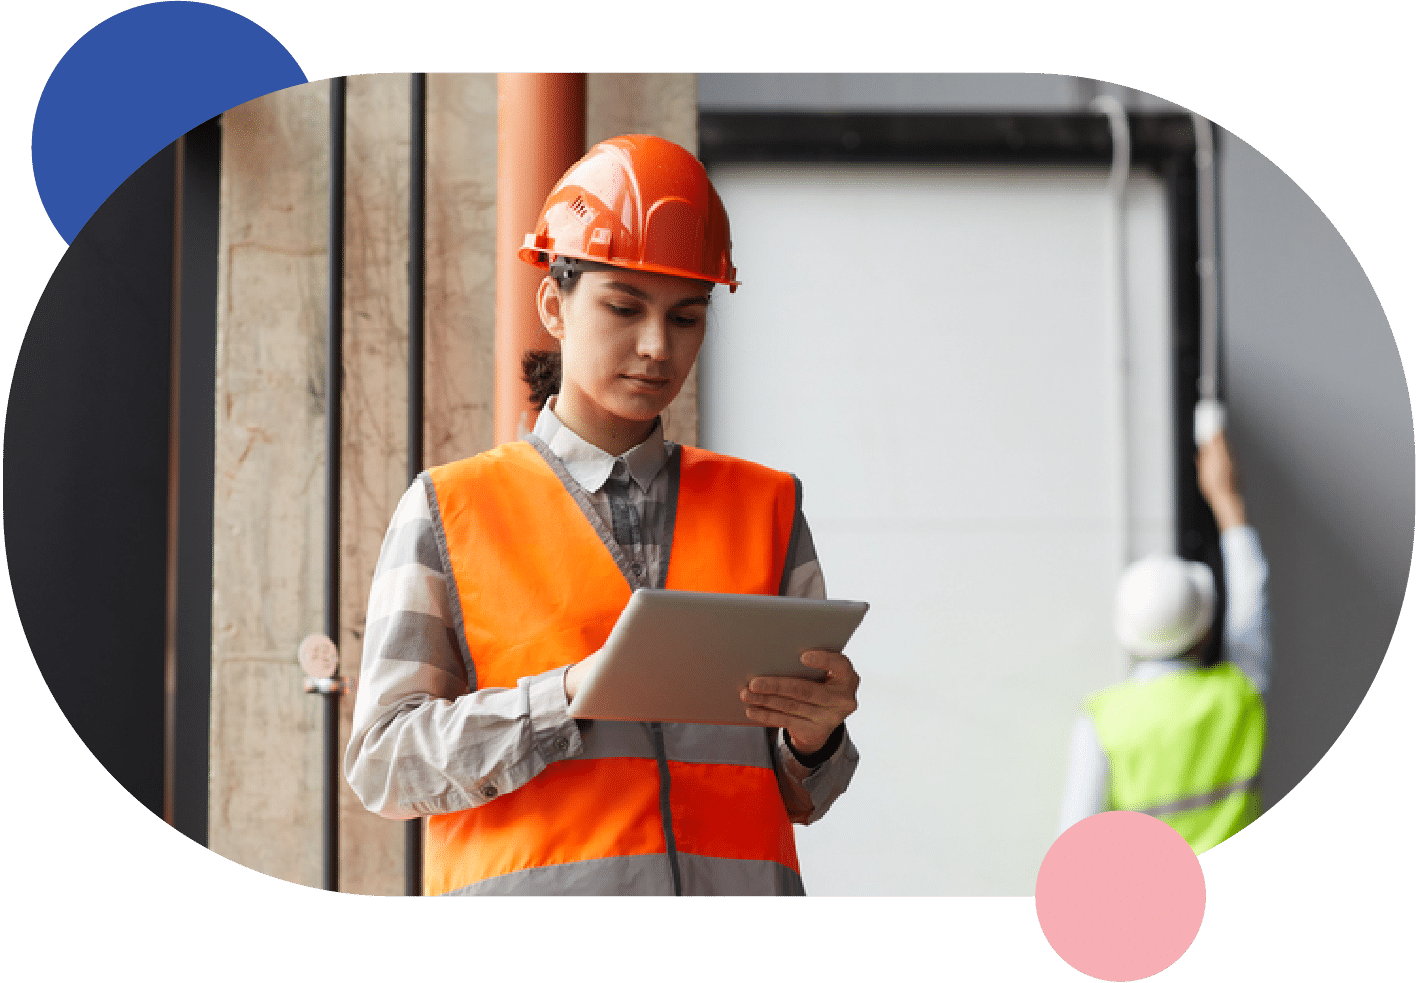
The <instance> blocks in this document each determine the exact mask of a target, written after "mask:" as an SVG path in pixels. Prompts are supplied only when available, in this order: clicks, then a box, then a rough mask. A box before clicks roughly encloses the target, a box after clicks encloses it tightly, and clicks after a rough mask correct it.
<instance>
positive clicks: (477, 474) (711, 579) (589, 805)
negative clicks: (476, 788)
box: [424, 441, 799, 895]
mask: <svg viewBox="0 0 1416 983" xmlns="http://www.w3.org/2000/svg"><path fill="white" fill-rule="evenodd" d="M673 463H674V462H673V460H672V459H671V460H670V462H669V464H668V465H666V466H672V465H673ZM678 465H679V475H678V496H677V508H676V511H675V514H674V523H673V540H672V547H671V549H672V552H671V555H670V559H669V566H668V578H667V581H666V583H665V587H667V588H669V589H678V590H697V591H717V592H723V593H738V594H776V593H778V590H779V587H780V584H781V580H782V573H783V567H784V565H785V564H786V562H787V550H788V545H789V540H790V537H791V532H792V524H793V521H794V519H795V516H796V509H797V497H796V495H797V493H796V483H795V479H794V478H792V476H791V475H787V474H783V473H781V472H777V471H772V470H770V469H768V468H765V467H762V466H761V465H758V464H753V463H751V462H748V461H741V460H737V459H735V458H729V457H724V456H721V455H717V454H712V453H709V452H707V451H703V450H699V449H697V448H692V447H682V448H681V449H680V453H679V455H678ZM429 476H430V477H431V479H432V485H433V489H434V491H435V493H436V498H437V507H438V512H439V514H440V515H439V517H440V519H441V523H442V528H443V533H444V535H445V541H446V545H447V553H448V558H449V560H450V564H451V570H452V575H453V579H454V581H455V582H456V586H457V595H458V599H459V601H460V603H461V607H462V611H461V620H462V624H463V628H464V630H465V634H466V641H467V648H468V651H469V652H470V654H471V657H472V662H473V665H474V668H475V671H476V682H475V684H474V685H475V686H477V687H479V688H480V687H514V686H516V685H517V680H518V679H520V678H521V677H524V676H532V675H536V674H538V673H541V672H545V671H547V670H549V669H553V668H556V667H558V666H564V665H569V664H570V663H573V662H576V661H578V660H580V659H582V658H584V657H585V656H587V655H589V654H591V653H593V652H595V651H596V650H598V649H599V648H600V646H601V645H602V644H603V643H604V641H605V639H606V638H607V637H608V636H609V633H610V629H611V628H612V627H614V624H615V621H616V619H617V618H618V617H619V614H620V612H621V610H623V608H624V606H625V604H626V603H627V602H628V601H629V598H630V594H631V590H632V588H631V586H630V584H629V583H628V581H627V580H626V579H625V577H624V575H623V574H622V573H621V572H620V570H619V568H618V566H617V565H616V564H615V561H614V558H613V557H612V556H611V554H610V552H609V550H608V549H607V548H606V546H605V544H604V543H603V542H601V540H600V537H599V535H598V534H597V533H596V531H595V529H594V527H592V526H591V524H590V522H589V521H588V520H587V519H586V517H585V514H584V513H583V512H582V511H581V510H580V506H579V505H578V504H577V503H576V501H575V499H574V498H572V497H571V495H570V493H569V492H568V491H567V489H566V487H565V486H564V485H563V484H562V482H561V480H560V478H558V477H557V476H556V474H555V473H554V472H553V471H552V470H551V468H550V466H549V465H548V464H547V463H546V461H545V460H543V459H542V458H541V456H540V455H539V453H538V452H537V450H536V449H535V448H534V447H533V446H532V445H531V444H530V443H528V442H525V441H517V442H514V443H509V444H503V445H501V446H500V447H497V448H495V449H494V450H491V451H488V452H486V453H484V454H479V455H477V456H476V457H471V458H467V459H465V460H462V461H457V462H454V463H452V464H448V465H444V466H442V467H436V468H432V469H431V470H430V471H429ZM591 726H603V724H601V723H598V722H597V723H596V724H593V725H591ZM625 726H631V727H633V726H639V725H625ZM655 726H658V725H655ZM666 726H675V727H676V726H695V727H703V726H705V725H666ZM714 729H715V730H719V731H731V732H741V731H743V730H751V731H754V732H755V733H756V734H758V735H761V734H762V731H761V730H760V729H757V728H740V727H730V726H729V727H722V728H714ZM734 736H736V737H738V738H741V737H743V736H745V735H742V734H740V733H739V734H737V735H734ZM739 743H740V741H739ZM766 744H767V742H766V741H765V740H762V739H761V737H760V736H759V737H758V738H757V739H756V740H755V742H754V747H762V748H763V749H764V752H763V754H762V762H761V763H760V764H759V765H743V764H722V763H716V762H712V761H703V760H701V758H702V757H703V756H702V755H697V756H696V757H698V758H699V759H700V760H675V757H674V755H673V754H672V753H668V754H666V753H665V752H664V750H663V747H664V745H663V742H662V740H660V743H659V753H658V755H657V757H658V759H659V760H656V758H655V757H646V756H626V757H596V758H594V759H591V760H583V759H579V758H570V759H565V760H559V761H553V762H552V763H550V764H549V765H547V766H546V767H545V768H544V770H542V771H541V772H540V773H539V774H537V775H536V776H535V777H534V778H532V779H531V780H530V781H529V782H527V783H526V784H525V785H522V786H521V787H520V788H517V789H515V790H514V791H511V792H508V793H505V794H503V795H500V796H497V797H496V798H494V799H492V800H491V801H488V802H486V803H485V804H483V805H480V806H477V807H476V808H473V809H467V810H464V811H462V812H456V813H450V814H446V815H438V816H430V817H429V819H428V830H427V844H426V850H425V853H426V864H425V875H424V880H425V892H426V893H427V894H429V895H433V894H445V893H447V892H450V891H458V890H459V889H462V888H466V887H467V886H468V885H474V884H476V883H477V882H481V881H485V880H487V879H490V878H496V877H501V876H504V875H508V874H514V873H516V872H521V871H527V870H530V869H531V868H541V867H548V866H550V865H558V864H572V863H575V862H577V861H586V860H603V859H606V858H617V857H618V858H628V857H643V856H644V855H649V854H660V855H663V854H674V855H678V854H686V855H692V856H699V857H708V858H730V859H736V860H743V861H771V862H774V863H776V864H780V865H783V866H785V867H786V868H789V869H790V871H791V872H792V876H796V877H797V878H798V881H799V868H798V866H797V857H796V841H795V837H794V835H793V832H792V826H791V821H790V819H789V818H788V816H787V812H786V807H785V805H784V804H783V801H782V797H781V792H780V791H779V788H778V784H777V776H776V772H775V770H774V769H773V767H772V766H771V761H770V755H769V754H767V753H766V751H765V745H766ZM688 757H693V756H688ZM661 779H667V786H668V795H667V796H662V799H663V801H661V791H662V787H663V783H662V781H661ZM666 830H667V831H668V832H669V833H670V834H671V839H670V836H666ZM670 843H672V847H671V846H670ZM674 862H675V864H676V863H677V859H676V857H675V860H674ZM663 870H664V872H665V875H666V876H667V874H668V871H669V865H668V864H667V863H665V864H664V865H663ZM674 870H675V871H676V870H677V867H674ZM675 876H677V875H675Z"/></svg>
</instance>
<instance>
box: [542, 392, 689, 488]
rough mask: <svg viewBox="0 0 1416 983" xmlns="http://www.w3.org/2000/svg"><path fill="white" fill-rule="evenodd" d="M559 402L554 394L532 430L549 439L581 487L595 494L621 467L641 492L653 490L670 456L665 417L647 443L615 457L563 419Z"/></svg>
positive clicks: (553, 450)
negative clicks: (558, 411) (557, 412)
mask: <svg viewBox="0 0 1416 983" xmlns="http://www.w3.org/2000/svg"><path fill="white" fill-rule="evenodd" d="M555 405H556V397H554V396H552V397H551V398H550V400H548V401H547V403H546V408H545V409H544V410H542V411H541V415H540V416H538V417H537V418H536V426H535V428H534V429H533V430H532V431H531V432H532V433H534V434H535V435H536V436H537V437H540V438H541V439H542V440H543V441H545V442H546V446H547V447H549V448H550V449H551V453H552V454H554V455H555V456H556V457H558V458H560V459H561V463H562V464H564V465H565V469H566V470H567V471H569V472H570V476H571V477H572V478H574V479H575V481H576V483H577V484H579V485H580V487H581V488H584V489H585V490H586V491H588V492H590V493H591V494H594V493H595V492H598V491H599V490H600V489H601V488H603V487H604V485H605V482H606V481H608V480H609V479H610V476H611V475H612V474H614V473H615V472H616V470H618V471H619V473H621V474H624V473H626V472H627V473H628V475H629V477H631V478H633V479H634V483H635V484H636V485H638V486H639V490H640V491H642V492H645V493H647V492H648V491H649V485H650V484H652V483H653V481H654V479H655V478H656V477H658V474H659V472H660V471H662V470H663V468H664V463H665V462H666V461H668V459H669V450H668V447H667V446H666V445H665V442H664V427H663V421H662V420H660V419H658V418H656V419H655V420H654V429H653V430H652V431H650V433H649V436H648V437H647V438H645V440H644V442H643V443H641V444H636V445H635V446H634V447H631V448H630V449H629V450H627V451H625V452H624V453H623V454H621V455H620V456H619V457H615V456H614V455H613V454H610V453H608V452H607V451H603V450H601V449H600V448H598V447H596V446H595V445H594V444H592V443H590V441H588V440H586V439H585V438H584V437H581V436H580V435H579V434H578V433H576V432H575V431H574V430H572V429H570V427H567V426H566V425H565V424H564V423H563V422H561V419H560V417H558V416H556V414H555ZM616 465H618V468H617V467H616Z"/></svg>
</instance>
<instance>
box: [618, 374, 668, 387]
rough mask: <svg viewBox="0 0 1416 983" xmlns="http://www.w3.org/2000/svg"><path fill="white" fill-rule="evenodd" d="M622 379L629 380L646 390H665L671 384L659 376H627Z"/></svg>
mask: <svg viewBox="0 0 1416 983" xmlns="http://www.w3.org/2000/svg"><path fill="white" fill-rule="evenodd" d="M622 378H624V379H627V380H628V381H630V382H632V383H634V384H635V385H636V386H640V387H642V388H644V389H663V388H664V387H665V386H667V385H668V384H669V380H668V379H665V378H662V377H659V376H647V375H627V376H623V377H622Z"/></svg>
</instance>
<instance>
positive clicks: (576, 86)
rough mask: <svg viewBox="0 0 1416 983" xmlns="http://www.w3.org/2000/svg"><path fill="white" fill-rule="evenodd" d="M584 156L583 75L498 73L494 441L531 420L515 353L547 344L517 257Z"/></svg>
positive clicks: (525, 269) (529, 270)
mask: <svg viewBox="0 0 1416 983" xmlns="http://www.w3.org/2000/svg"><path fill="white" fill-rule="evenodd" d="M584 153H585V75H584V74H583V73H577V74H556V73H530V74H528V73H515V72H511V73H506V72H504V73H501V74H498V75H497V236H496V250H497V254H496V345H495V349H496V384H495V389H494V392H495V413H494V423H493V440H494V442H495V443H498V444H503V443H506V442H507V441H511V440H516V439H518V438H519V437H520V436H521V435H522V434H523V433H525V432H526V431H527V430H529V429H530V427H531V426H532V424H533V422H534V413H535V407H534V406H533V405H532V404H531V392H530V389H529V387H528V386H527V385H526V383H525V382H524V381H523V380H522V378H521V357H522V355H523V354H524V353H525V352H526V351H528V350H530V349H533V348H549V347H551V345H552V344H553V342H552V341H551V339H550V336H548V335H547V334H546V333H545V330H544V329H543V328H542V327H541V320H540V317H539V316H538V315H537V313H536V307H535V304H534V302H533V298H534V297H535V294H536V285H537V284H538V283H540V282H541V277H542V274H541V272H540V271H539V270H537V269H536V268H535V267H533V266H530V265H529V264H527V263H523V262H521V260H519V259H517V258H516V251H517V250H518V249H520V248H521V243H522V240H523V239H524V237H525V235H526V233H528V232H530V231H531V230H532V228H533V227H534V226H535V224H536V219H537V217H538V216H539V215H540V213H541V206H542V205H543V204H544V203H545V200H546V196H547V195H549V194H550V191H551V188H552V187H554V186H555V183H556V181H558V180H559V179H560V176H561V175H562V174H564V173H565V171H566V169H567V168H568V167H570V165H571V164H573V163H575V162H576V161H577V160H579V159H580V157H581V155H583V154H584Z"/></svg>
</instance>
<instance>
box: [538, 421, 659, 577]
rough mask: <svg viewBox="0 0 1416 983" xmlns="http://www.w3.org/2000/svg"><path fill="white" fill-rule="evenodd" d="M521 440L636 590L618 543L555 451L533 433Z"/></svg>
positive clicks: (621, 573) (626, 560)
mask: <svg viewBox="0 0 1416 983" xmlns="http://www.w3.org/2000/svg"><path fill="white" fill-rule="evenodd" d="M522 439H523V440H525V441H526V443H528V444H530V445H531V447H532V448H533V449H534V450H535V451H536V453H537V454H538V455H540V457H541V459H542V460H543V461H545V462H546V466H547V467H549V468H550V469H551V472H552V473H553V474H554V475H555V476H556V478H557V479H558V480H559V481H560V483H561V487H562V488H564V489H565V491H566V494H567V495H569V496H570V497H571V499H572V500H573V501H574V502H575V504H576V506H577V507H578V508H579V509H580V513H581V514H582V515H583V516H584V517H585V520H586V521H587V522H589V523H590V527H591V528H592V529H594V530H595V535H597V536H598V537H599V538H600V544H601V545H602V546H604V547H605V549H607V550H609V553H610V559H612V560H614V561H615V566H616V567H617V568H618V569H619V572H620V576H621V577H623V578H624V579H625V581H626V582H627V583H628V584H629V589H630V590H631V591H633V590H636V589H638V586H639V585H638V584H636V583H635V582H634V574H633V572H632V571H631V570H630V566H629V558H628V557H626V556H625V555H624V551H623V550H621V549H620V548H619V543H617V542H615V537H614V534H613V533H612V532H610V530H608V529H606V528H605V524H604V522H603V521H601V519H600V514H599V513H598V512H596V511H595V506H594V505H592V504H591V503H590V496H589V495H587V494H586V493H585V489H584V488H581V487H580V482H578V481H576V480H575V479H574V478H573V477H571V474H570V472H569V471H567V470H566V467H565V464H564V463H563V462H562V461H561V459H560V458H558V457H556V454H555V451H553V450H551V448H550V446H549V445H548V444H547V443H546V442H545V441H544V440H542V439H541V438H540V437H538V436H536V435H535V434H534V433H528V434H527V435H526V436H525V437H523V438H522Z"/></svg>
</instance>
